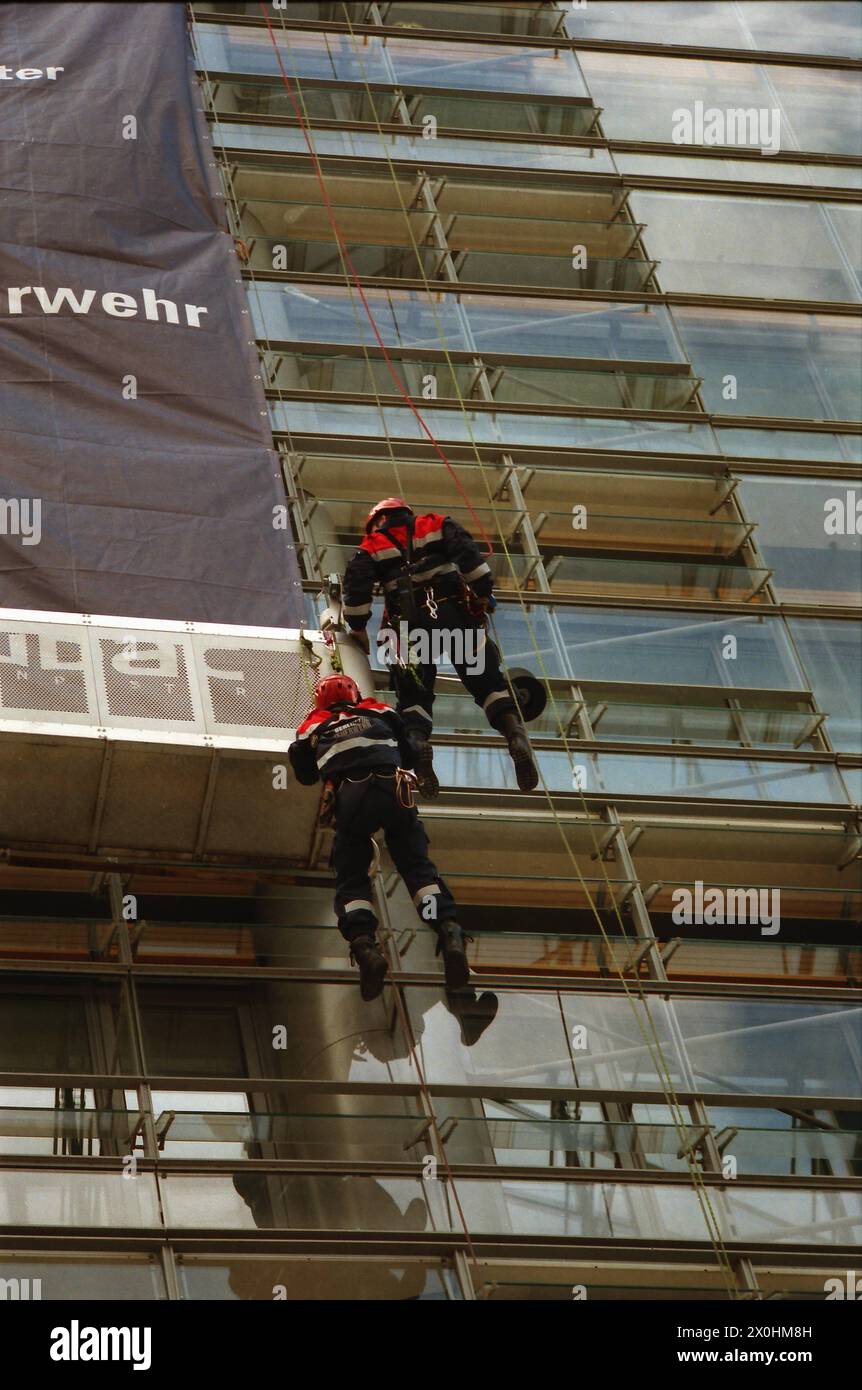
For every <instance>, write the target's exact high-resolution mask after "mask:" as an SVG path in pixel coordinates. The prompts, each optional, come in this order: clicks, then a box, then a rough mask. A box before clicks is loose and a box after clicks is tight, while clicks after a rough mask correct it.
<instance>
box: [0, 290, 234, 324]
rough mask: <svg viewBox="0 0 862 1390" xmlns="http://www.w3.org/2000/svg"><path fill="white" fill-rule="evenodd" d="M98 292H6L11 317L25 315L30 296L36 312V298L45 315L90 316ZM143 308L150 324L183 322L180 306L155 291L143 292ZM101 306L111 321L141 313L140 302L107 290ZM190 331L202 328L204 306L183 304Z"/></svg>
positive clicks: (204, 312)
mask: <svg viewBox="0 0 862 1390" xmlns="http://www.w3.org/2000/svg"><path fill="white" fill-rule="evenodd" d="M96 293H97V292H96V290H79V291H78V292H77V293H76V291H75V290H73V289H70V288H69V287H68V286H67V285H61V286H60V287H59V288H58V289H56V290H54V291H49V290H46V288H45V286H44V285H9V286H8V287H7V289H6V299H7V304H8V308H9V313H10V314H23V313H24V310H25V305H24V296H25V295H30V296H32V298H30V299H29V300H28V301H27V306H26V307H27V308H28V309H31V310H32V309H33V308H34V307H35V305H34V299H35V302H36V304H38V305H39V308H40V309H41V310H42V313H43V314H59V312H60V310H61V309H63V308H69V309H71V310H72V312H73V313H75V314H89V312H90V310H91V309H92V307H93V303H94V301H95V299H96ZM141 301H142V303H141V309H142V310H143V315H144V318H145V319H149V320H150V322H151V323H162V322H164V323H176V324H178V323H179V321H180V315H179V307H178V305H177V303H176V301H175V300H173V299H159V298H158V297H157V296H156V292H155V290H150V289H144V290H141ZM99 305H100V307H101V309H102V311H103V313H106V314H109V315H110V317H111V318H115V319H116V318H121V319H131V318H134V317H135V316H136V315H137V314H138V313H139V312H140V310H139V306H138V302H137V300H136V298H135V296H134V295H132V294H125V293H124V292H123V291H122V290H107V291H106V292H105V293H104V294H102V295H101V296H100V298H99ZM182 307H183V309H184V311H185V316H186V322H185V326H186V327H188V328H200V326H201V314H208V313H209V309H207V308H206V306H205V305H203V304H183V306H182Z"/></svg>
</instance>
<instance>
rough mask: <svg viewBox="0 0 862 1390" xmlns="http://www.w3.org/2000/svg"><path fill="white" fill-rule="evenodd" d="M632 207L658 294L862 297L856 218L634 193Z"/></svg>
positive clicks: (780, 204) (767, 202) (806, 208)
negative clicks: (655, 275)
mask: <svg viewBox="0 0 862 1390" xmlns="http://www.w3.org/2000/svg"><path fill="white" fill-rule="evenodd" d="M631 204H632V210H633V212H634V214H635V217H636V218H637V220H638V221H639V222H644V223H646V226H647V231H646V233H645V238H644V240H645V246H646V249H647V251H648V253H649V255H650V256H651V257H653V258H654V259H655V260H657V261H659V263H660V264H659V269H658V278H659V283H660V285H661V287H662V289H663V290H668V291H674V290H679V291H686V290H688V291H691V292H692V293H697V294H736V295H752V296H754V297H757V298H765V299H812V300H859V299H860V298H862V289H860V285H859V279H858V272H859V269H860V260H862V256H860V253H859V249H858V244H857V243H858V225H859V224H858V217H853V216H852V215H851V216H849V217H848V216H841V214H842V212H843V209H842V208H838V209H833V208H832V207H830V205H829V204H826V203H823V204H821V203H805V202H801V201H797V200H794V201H786V202H784V201H780V200H778V199H774V198H772V199H770V198H740V197H730V196H724V195H720V194H715V195H710V194H706V193H652V192H650V193H646V192H643V191H635V192H634V193H632V196H631ZM836 211H837V213H838V214H839V216H838V217H837V218H836V217H835V216H834V214H835V212H836ZM849 211H850V213H851V214H853V213H855V212H857V211H858V210H857V209H850V210H849ZM848 260H849V264H848ZM854 268H855V270H856V272H857V273H856V274H854V273H853V269H854Z"/></svg>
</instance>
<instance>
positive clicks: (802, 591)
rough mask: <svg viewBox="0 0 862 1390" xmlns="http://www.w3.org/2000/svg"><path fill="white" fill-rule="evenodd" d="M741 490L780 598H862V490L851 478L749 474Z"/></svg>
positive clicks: (828, 601)
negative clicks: (851, 483) (827, 479)
mask: <svg viewBox="0 0 862 1390" xmlns="http://www.w3.org/2000/svg"><path fill="white" fill-rule="evenodd" d="M739 491H740V499H741V502H742V507H743V511H744V513H745V516H746V519H747V520H748V521H754V522H756V523H757V532H756V539H757V546H758V549H759V551H760V554H761V555H762V556H763V559H764V561H765V563H766V564H767V565H768V566H769V568H770V569H771V570H773V578H772V584H773V587H774V588H775V592H776V595H777V597H778V598H779V599H780V600H782V601H783V602H785V603H816V604H840V603H847V604H859V603H860V601H862V593H860V591H862V492H860V491H859V490H858V489H854V488H853V487H851V486H849V485H848V484H847V483H846V482H844V483H838V482H821V481H819V480H815V479H813V478H758V477H752V476H750V475H748V476H747V475H743V476H742V483H741V486H740V490H739ZM857 513H858V522H857ZM857 527H858V529H857Z"/></svg>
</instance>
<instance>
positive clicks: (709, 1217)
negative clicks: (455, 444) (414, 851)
mask: <svg viewBox="0 0 862 1390" xmlns="http://www.w3.org/2000/svg"><path fill="white" fill-rule="evenodd" d="M342 8H343V11H344V15H345V20H346V23H347V27H348V29H349V31H350V35H351V38H352V40H353V45H354V52H355V54H356V57H357V59H358V62H359V64H360V67H361V69H362V73H363V82H364V86H365V94H366V97H367V100H368V102H369V105H370V107H371V110H372V113H373V116H374V121H375V125H376V127H377V134H378V137H379V139H380V141H381V145H382V148H383V151H384V155H385V158H386V163H387V166H388V169H389V172H390V176H391V178H392V182H393V186H394V188H395V192H396V196H397V197H398V200H399V203H400V204H401V210H402V213H403V215H404V221H405V224H406V227H407V231H408V235H409V237H410V240H411V243H412V246H413V250H414V253H415V255H416V262H417V266H418V269H419V274H420V276H421V278H422V280H423V284H424V286H425V290H426V294H427V296H428V302H429V305H430V308H431V312H432V315H433V317H434V322H435V326H436V329H437V335H438V339H439V341H440V345H441V348H442V350H443V353H444V356H445V358H446V362H447V365H448V366H449V369H450V374H451V376H452V380H453V383H454V387H455V393H456V395H457V398H458V403H459V407H460V410H461V413H462V415H463V417H464V422H465V425H466V428H467V431H468V434H469V437H470V442H471V444H472V446H473V452H474V454H475V457H476V461H477V464H478V466H479V469H480V475H481V477H482V479H483V481H484V483H485V489H486V492H487V493H488V500H489V503H490V506H491V511H492V513H493V516H494V521H495V525H496V528H497V532H498V535H499V538H500V542H501V546H502V549H503V551H504V554H505V556H506V560H507V562H508V565H509V568H510V571H511V573H512V579H513V583H514V588H515V591H516V592H517V594H518V598H519V602H520V604H521V608H522V611H523V615H524V620H525V624H526V626H527V629H528V631H529V633H530V637H531V640H532V645H533V649H534V652H535V655H536V658H537V661H538V663H539V667H540V669H541V673H542V677H543V680H544V683H545V686H546V689H547V691H548V694H549V696H550V699H551V706H552V709H553V711H554V714H555V716H556V720H557V725H558V728H559V732H560V737H561V740H562V743H563V747H564V749H565V751H566V754H567V757H568V758H569V765H570V768H571V770H572V772H573V773H574V759H573V757H572V755H571V749H570V746H569V743H568V737H567V733H566V727H565V724H564V722H563V720H562V718H561V716H560V712H559V709H558V707H557V702H556V699H555V696H554V692H553V688H552V687H551V684H550V680H549V676H548V672H547V670H546V667H545V663H544V659H543V657H542V653H541V648H540V646H539V643H538V640H537V638H536V634H535V630H534V628H533V624H532V622H531V621H530V617H529V613H528V610H527V606H526V603H525V600H524V596H523V592H522V590H521V586H520V583H519V581H518V575H517V572H516V569H515V566H514V564H513V562H512V557H511V555H510V552H509V549H508V545H507V542H506V537H505V533H504V531H503V527H502V525H501V522H500V518H499V514H498V510H497V506H496V498H495V496H494V492H493V489H492V488H491V486H490V483H489V481H488V477H487V469H486V466H485V464H484V460H483V459H482V456H481V453H480V451H479V448H478V445H477V442H476V439H475V436H474V433H473V428H472V422H471V420H470V417H469V413H468V411H467V408H466V404H465V402H464V399H463V396H462V393H461V390H460V386H459V383H458V378H457V374H456V372H455V370H454V364H453V362H452V359H451V356H450V352H449V345H448V342H447V340H446V336H445V332H444V330H443V328H442V325H441V323H440V319H439V315H438V314H437V311H436V307H435V304H434V291H433V290H432V287H431V285H430V283H429V281H428V278H427V276H426V274H425V268H424V264H423V261H422V257H421V255H420V253H419V248H418V245H417V243H416V239H415V236H414V234H413V228H412V224H411V221H410V217H409V215H408V213H407V209H406V207H405V206H404V202H403V199H402V198H401V190H400V184H399V181H398V177H397V173H396V171H395V168H394V166H393V163H392V159H391V156H390V151H389V142H388V139H387V136H386V133H385V132H384V130H383V127H382V124H381V122H380V119H379V115H378V112H377V106H376V103H375V100H374V94H373V92H372V90H371V87H370V84H369V82H368V77H367V71H366V68H365V62H364V59H363V56H362V51H361V46H360V45H358V44H357V43H356V35H355V33H354V30H353V26H352V23H351V19H350V13H349V11H348V9H347V6H346V5H343V6H342ZM282 24H284V22H283V20H282ZM489 616H490V615H489ZM490 623H491V626H492V630H493V631H494V636H495V638H496V637H497V632H496V624H495V623H494V621H493V618H490ZM497 646H498V649H500V651H501V655H502V648H501V647H500V643H499V641H497ZM504 673H505V676H506V681H507V684H508V686H509V690H510V693H511V694H512V697H513V699H515V703H516V705H517V699H516V697H515V691H514V689H513V687H512V683H511V678H510V676H509V673H508V670H507V669H506V667H505V665H504ZM536 763H537V767H538V770H539V775H540V777H541V781H542V787H543V790H544V793H545V796H546V798H547V801H548V805H549V807H550V810H551V813H552V815H553V817H554V820H555V822H556V824H557V827H558V829H559V832H560V835H561V838H562V841H563V844H564V847H565V850H566V853H567V854H568V856H569V858H570V860H571V862H572V865H573V867H574V869H575V872H576V874H577V877H578V880H579V883H580V885H581V888H582V890H583V892H584V894H585V896H586V899H587V902H588V903H589V906H590V909H591V911H592V914H593V916H594V918H595V920H596V922H597V924H598V927H599V930H600V931H601V933H602V937H603V939H604V941H605V944H606V946H607V947H608V950H609V954H610V959H611V960H614V959H615V954H614V952H613V947H612V943H611V941H610V938H609V937H608V935H607V932H606V931H605V927H604V923H603V922H602V920H601V916H600V914H599V912H598V909H597V908H596V906H595V904H594V902H593V900H592V896H591V894H590V890H589V887H588V885H587V883H586V881H585V880H584V878H583V875H582V873H581V870H580V866H579V864H578V862H577V857H576V856H575V854H574V851H573V850H572V847H571V845H570V843H569V840H568V836H567V835H566V832H565V827H564V826H563V823H562V821H561V819H560V817H559V815H558V813H557V809H556V806H555V805H554V801H553V796H552V793H551V791H550V789H549V788H548V785H547V782H546V780H545V777H544V773H543V771H542V769H541V766H540V765H539V763H538V760H536ZM573 785H574V786H575V788H576V789H577V790H578V791H579V792H580V795H581V802H582V806H583V810H584V813H585V816H586V820H587V826H588V828H589V832H590V837H591V839H592V841H593V848H594V851H595V853H596V858H597V860H598V862H599V864H600V865H601V871H602V875H603V877H604V880H605V885H606V887H607V890H608V895H609V899H610V902H611V904H612V906H613V911H614V914H615V917H616V919H617V923H618V925H619V928H620V934H621V936H622V938H623V940H624V941H625V942H626V943H627V944H628V942H629V937H628V934H627V932H626V929H625V925H624V922H623V920H622V915H621V913H620V911H619V907H618V904H617V901H616V896H615V893H614V889H613V886H612V884H611V880H610V878H609V876H608V874H607V870H606V868H605V861H604V857H603V854H602V852H601V848H600V846H599V844H598V842H597V840H596V837H595V835H594V833H593V826H592V818H591V816H590V811H589V807H588V805H587V801H586V797H585V796H584V792H583V788H582V786H581V785H580V782H579V780H578V779H577V778H574V777H573ZM617 973H618V976H619V980H620V983H621V985H622V988H623V990H624V992H625V994H626V997H627V998H628V999H629V1002H630V1004H631V1006H632V1009H633V1012H634V1013H635V1016H636V1019H637V1022H638V1027H639V1030H640V1032H641V1036H642V1038H643V1040H644V1043H645V1045H646V1047H647V1050H648V1052H649V1053H650V1056H651V1057H652V1060H653V1064H654V1065H655V1066H656V1070H657V1072H658V1073H659V1075H662V1074H663V1077H664V1086H663V1089H664V1090H665V1092H666V1095H667V1098H668V1101H669V1109H670V1111H671V1115H672V1116H673V1120H674V1124H675V1126H676V1128H677V1132H678V1134H679V1136H680V1138H681V1139H682V1140H683V1141H684V1148H685V1150H686V1152H685V1157H686V1163H687V1166H688V1168H689V1173H690V1177H691V1181H692V1186H693V1188H694V1190H695V1194H696V1196H697V1197H698V1202H699V1205H700V1207H701V1212H702V1215H703V1217H704V1221H705V1224H706V1226H707V1230H708V1231H709V1233H710V1238H711V1241H712V1244H713V1247H714V1249H715V1252H716V1255H717V1258H718V1260H719V1264H720V1266H721V1267H722V1272H723V1273H724V1275H725V1278H726V1279H727V1277H728V1276H729V1277H730V1280H732V1282H733V1286H734V1289H735V1276H734V1274H733V1269H732V1266H731V1263H730V1260H729V1257H728V1256H727V1252H726V1249H725V1247H724V1242H723V1237H722V1234H721V1229H720V1226H719V1223H718V1220H717V1218H716V1216H715V1213H714V1211H713V1208H712V1203H711V1201H710V1197H709V1192H708V1189H707V1187H706V1184H705V1183H704V1182H703V1177H702V1173H701V1171H700V1169H699V1168H698V1167H697V1165H696V1164H695V1163H694V1161H693V1159H691V1158H690V1157H689V1152H688V1138H689V1135H688V1131H687V1128H686V1125H685V1119H684V1115H683V1111H682V1107H681V1105H680V1102H679V1099H678V1097H677V1094H676V1090H675V1087H674V1085H673V1079H672V1076H671V1074H670V1069H669V1066H668V1063H667V1059H666V1058H665V1055H664V1050H663V1048H662V1044H661V1040H660V1038H659V1036H658V1033H657V1031H656V1028H655V1024H654V1022H653V1018H652V1013H651V1010H650V1008H649V1005H648V1002H647V998H646V995H645V993H644V991H643V988H642V986H641V983H640V979H639V977H637V976H636V977H635V979H636V989H637V996H638V998H639V1001H640V1003H641V1004H642V1005H643V1008H642V1009H637V1007H636V1005H635V1002H634V997H633V996H632V993H631V991H630V990H629V987H628V982H627V981H626V979H625V976H624V973H623V970H622V969H618V970H617ZM644 1018H645V1019H646V1023H647V1026H648V1029H649V1032H650V1033H651V1035H652V1043H650V1039H649V1037H648V1036H647V1032H646V1029H645V1028H644V1023H643V1020H644Z"/></svg>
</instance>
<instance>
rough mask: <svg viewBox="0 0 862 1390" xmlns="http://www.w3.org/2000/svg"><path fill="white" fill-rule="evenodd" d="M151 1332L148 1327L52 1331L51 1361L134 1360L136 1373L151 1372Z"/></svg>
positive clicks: (76, 1326) (73, 1327)
mask: <svg viewBox="0 0 862 1390" xmlns="http://www.w3.org/2000/svg"><path fill="white" fill-rule="evenodd" d="M151 1342H152V1329H151V1328H149V1327H82V1326H81V1324H80V1323H79V1322H78V1319H77V1318H73V1319H72V1324H71V1326H70V1327H54V1328H52V1329H51V1360H52V1361H132V1362H134V1365H133V1367H132V1369H133V1370H135V1371H148V1370H149V1369H150V1362H151V1355H150V1353H151Z"/></svg>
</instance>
